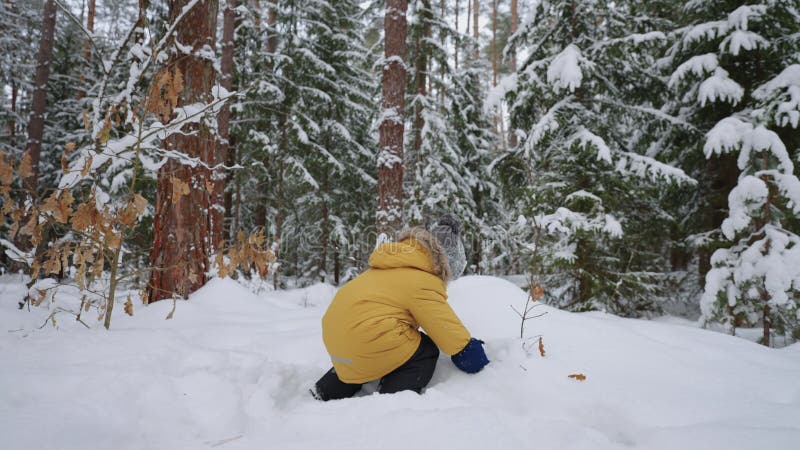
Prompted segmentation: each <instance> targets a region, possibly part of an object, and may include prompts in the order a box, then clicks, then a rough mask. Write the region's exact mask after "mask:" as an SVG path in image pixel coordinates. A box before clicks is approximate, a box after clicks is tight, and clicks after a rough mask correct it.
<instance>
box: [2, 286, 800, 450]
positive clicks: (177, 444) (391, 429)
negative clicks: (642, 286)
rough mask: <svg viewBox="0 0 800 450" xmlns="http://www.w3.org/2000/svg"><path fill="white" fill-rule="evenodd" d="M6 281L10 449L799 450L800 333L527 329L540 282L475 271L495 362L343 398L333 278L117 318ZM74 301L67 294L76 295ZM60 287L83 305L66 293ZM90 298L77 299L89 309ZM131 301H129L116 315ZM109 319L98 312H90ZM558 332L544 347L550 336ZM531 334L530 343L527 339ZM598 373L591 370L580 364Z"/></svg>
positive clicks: (474, 318) (198, 298)
mask: <svg viewBox="0 0 800 450" xmlns="http://www.w3.org/2000/svg"><path fill="white" fill-rule="evenodd" d="M8 280H9V279H8V278H6V279H5V281H6V282H5V283H2V284H0V364H2V368H0V448H2V449H4V450H17V449H19V450H49V449H81V450H86V449H113V450H124V449H131V450H142V449H169V450H179V449H203V448H221V449H258V450H264V449H281V450H289V449H326V450H333V449H347V450H358V449H402V450H409V449H419V450H422V449H436V450H441V449H480V450H487V449H514V450H516V449H541V450H550V449H590V450H602V449H620V448H641V449H669V450H675V449H700V450H711V449H725V450H731V449H771V448H775V449H778V448H780V449H790V448H798V447H797V446H798V443H799V442H800V345H797V344H796V345H793V346H789V347H787V348H783V349H768V348H764V347H762V346H759V345H757V344H754V343H752V342H749V341H747V340H743V339H739V338H736V337H731V336H726V335H724V334H720V333H716V332H711V331H706V330H701V329H697V328H693V327H688V326H685V325H679V324H674V323H667V322H664V321H661V322H656V321H641V320H629V319H621V318H618V317H615V316H611V315H606V314H601V313H584V314H572V313H566V312H562V311H558V310H555V309H552V308H549V307H546V306H541V307H538V308H537V309H536V310H535V311H536V312H545V311H546V312H547V313H548V314H547V315H545V316H543V317H540V318H537V319H532V320H530V321H529V322H528V323H527V326H526V336H529V338H528V340H526V341H521V340H520V339H519V325H520V324H519V319H518V317H517V316H516V315H515V313H514V312H513V311H512V310H511V308H510V305H515V306H516V307H517V308H520V307H521V306H522V305H523V304H524V302H525V298H526V295H525V293H523V292H522V291H521V290H519V289H518V288H517V287H515V286H514V285H512V284H511V283H509V282H507V281H503V280H500V279H497V278H490V277H477V276H471V277H464V278H462V279H460V280H458V281H457V282H455V283H452V284H451V286H450V288H449V293H450V302H451V304H452V305H453V307H454V309H455V310H456V312H457V313H458V314H459V316H460V317H461V318H462V320H463V321H464V323H465V324H466V325H467V327H468V328H469V329H470V331H471V332H472V333H473V335H474V336H476V337H479V338H482V339H484V340H485V341H486V344H487V353H488V355H489V358H490V359H491V360H492V363H491V364H490V365H489V366H488V367H487V368H486V369H485V370H484V371H483V372H481V373H479V374H476V375H467V374H464V373H461V372H459V371H458V370H457V369H456V368H455V367H454V366H453V364H452V363H451V362H450V360H449V357H446V356H444V355H442V356H441V358H440V360H439V364H438V366H437V369H436V373H435V375H434V377H433V380H432V381H431V384H430V386H429V388H428V389H427V391H426V392H425V393H424V395H421V396H419V395H417V394H415V393H409V392H404V393H399V394H395V395H378V394H373V393H372V392H373V391H374V389H375V387H374V386H367V388H366V389H365V390H364V392H363V395H361V396H359V397H357V398H354V399H348V400H342V401H334V402H328V403H322V402H318V401H316V400H313V399H312V398H311V396H310V395H309V394H308V388H309V386H310V385H311V384H313V382H314V381H315V380H316V379H317V378H318V377H319V376H321V375H322V373H323V372H324V371H325V370H327V369H328V368H329V360H328V357H327V355H326V353H325V350H324V347H323V345H322V340H321V332H320V318H321V317H322V314H323V313H324V311H325V308H326V306H327V304H328V303H329V302H330V299H331V297H332V296H333V293H334V289H333V288H332V287H330V286H325V285H318V286H314V287H312V288H309V289H303V290H293V291H288V292H281V293H268V294H265V295H262V296H256V295H254V294H252V293H251V292H250V291H248V290H247V289H245V288H244V287H242V286H241V285H239V284H238V283H236V282H235V281H232V280H214V281H212V282H211V283H210V284H209V285H207V286H206V287H205V288H203V289H202V290H201V291H199V292H198V293H196V294H195V296H194V297H193V298H192V299H191V300H190V301H188V302H179V303H178V304H177V308H176V311H175V314H174V318H173V319H172V320H164V319H165V317H166V316H167V314H168V313H169V312H170V310H171V309H172V306H173V305H172V302H169V301H164V302H158V303H156V304H153V305H150V306H147V307H144V306H142V305H140V304H136V305H135V315H134V317H128V316H126V315H124V314H123V312H122V308H121V306H120V307H118V308H117V311H115V317H114V320H113V322H112V330H111V331H110V332H107V331H105V330H104V329H102V327H100V326H99V324H97V325H96V326H95V328H93V329H91V330H87V329H86V328H85V327H83V326H82V325H80V324H79V323H77V322H76V321H75V320H74V319H73V318H72V317H71V316H69V315H68V314H59V315H57V316H56V319H57V322H56V323H57V325H58V328H55V327H53V326H52V324H50V323H49V324H47V325H45V326H44V327H43V328H41V329H39V326H41V325H42V323H43V322H44V319H45V318H46V317H47V315H48V313H47V311H46V310H45V309H44V308H40V310H36V309H34V311H31V312H27V311H19V310H17V308H16V304H15V302H13V301H12V298H13V297H15V296H16V295H18V294H19V293H20V289H21V287H20V285H19V284H14V283H10V282H8ZM62 297H63V298H62ZM62 297H58V298H57V301H59V302H62V304H63V305H65V306H66V305H72V304H71V303H70V301H72V302H74V299H69V296H68V295H67V294H64V295H63V296H62ZM74 306H75V305H72V307H74ZM117 313H118V314H117ZM89 323H90V324H95V322H94V320H92V321H90V322H89ZM538 335H542V336H543V342H544V346H545V350H546V356H545V357H541V356H540V354H539V351H538V348H537V345H536V344H535V339H534V336H538ZM523 343H524V344H525V345H523ZM574 373H582V374H585V375H586V380H585V381H577V380H574V379H571V378H568V377H567V376H568V375H570V374H574Z"/></svg>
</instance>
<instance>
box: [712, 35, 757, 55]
mask: <svg viewBox="0 0 800 450" xmlns="http://www.w3.org/2000/svg"><path fill="white" fill-rule="evenodd" d="M726 47H727V50H725V48H726ZM759 47H760V48H766V47H769V42H768V41H767V40H766V39H764V38H763V37H761V36H760V35H758V34H756V33H753V32H752V31H746V30H735V31H733V32H731V34H729V35H728V36H727V37H725V39H723V40H722V42H721V43H720V44H719V50H720V51H722V52H725V51H727V52H728V53H730V54H731V55H733V56H737V55H738V54H739V51H740V50H741V49H745V50H747V51H750V50H755V49H756V48H759Z"/></svg>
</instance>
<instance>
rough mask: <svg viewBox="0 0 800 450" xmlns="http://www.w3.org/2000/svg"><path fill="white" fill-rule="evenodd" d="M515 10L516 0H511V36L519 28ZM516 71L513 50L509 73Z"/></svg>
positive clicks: (515, 56)
mask: <svg viewBox="0 0 800 450" xmlns="http://www.w3.org/2000/svg"><path fill="white" fill-rule="evenodd" d="M517 10H518V8H517V0H511V34H512V35H513V34H514V33H516V32H517V28H518V27H519V13H518V11H517ZM516 71H517V50H516V49H514V50H512V51H511V72H512V73H516Z"/></svg>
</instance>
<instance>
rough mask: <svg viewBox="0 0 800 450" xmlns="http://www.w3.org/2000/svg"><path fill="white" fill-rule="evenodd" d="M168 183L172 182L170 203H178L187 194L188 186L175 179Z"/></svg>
mask: <svg viewBox="0 0 800 450" xmlns="http://www.w3.org/2000/svg"><path fill="white" fill-rule="evenodd" d="M170 181H172V203H178V200H180V199H181V197H182V196H184V195H188V194H189V184H188V183H186V182H184V181H183V180H181V179H180V178H175V177H172V178H171V179H170Z"/></svg>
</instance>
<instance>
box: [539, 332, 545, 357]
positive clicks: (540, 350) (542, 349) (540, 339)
mask: <svg viewBox="0 0 800 450" xmlns="http://www.w3.org/2000/svg"><path fill="white" fill-rule="evenodd" d="M539 354H540V355H542V358H544V354H545V351H544V342H542V337H541V336H539Z"/></svg>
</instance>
